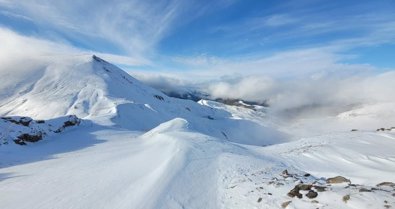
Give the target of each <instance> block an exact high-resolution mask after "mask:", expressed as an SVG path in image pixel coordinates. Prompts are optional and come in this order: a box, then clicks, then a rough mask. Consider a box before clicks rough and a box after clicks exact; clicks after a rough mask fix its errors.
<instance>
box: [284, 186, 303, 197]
mask: <svg viewBox="0 0 395 209" xmlns="http://www.w3.org/2000/svg"><path fill="white" fill-rule="evenodd" d="M299 190H300V189H299V187H298V186H295V187H294V188H293V189H291V191H289V192H288V194H287V195H288V196H289V197H292V198H293V197H295V196H296V197H298V198H299V199H301V198H302V197H303V195H302V194H300V192H299Z"/></svg>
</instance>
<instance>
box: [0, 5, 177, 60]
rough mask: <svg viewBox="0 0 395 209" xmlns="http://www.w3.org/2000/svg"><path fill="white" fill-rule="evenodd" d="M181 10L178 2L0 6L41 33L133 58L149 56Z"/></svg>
mask: <svg viewBox="0 0 395 209" xmlns="http://www.w3.org/2000/svg"><path fill="white" fill-rule="evenodd" d="M183 6H184V5H183V3H182V1H178V0H170V1H162V2H156V1H155V2H153V1H152V2H151V1H145V2H141V1H111V2H109V1H93V0H88V1H78V2H73V3H70V2H69V1H66V0H59V1H49V0H40V1H38V0H32V1H7V0H3V1H2V2H0V7H1V8H2V10H5V11H6V12H7V13H8V14H13V15H23V16H24V17H26V18H29V19H32V20H34V21H35V23H36V24H38V25H40V27H41V28H43V29H46V30H54V31H59V32H60V36H62V35H65V36H67V37H72V41H73V42H78V41H83V42H86V41H88V40H89V38H94V39H96V41H97V39H103V40H106V41H108V42H111V43H112V44H114V45H115V46H116V47H117V48H118V49H119V50H121V51H124V52H126V54H132V55H134V54H141V53H149V51H150V50H152V46H153V45H155V44H157V42H158V41H159V40H161V38H162V37H163V36H165V34H166V32H167V31H168V29H169V27H170V25H171V24H172V22H173V20H174V19H175V18H176V17H177V16H178V15H179V12H180V11H182V10H181V9H182V7H183ZM96 44H98V45H100V43H96Z"/></svg>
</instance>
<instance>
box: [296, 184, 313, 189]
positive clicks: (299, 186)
mask: <svg viewBox="0 0 395 209" xmlns="http://www.w3.org/2000/svg"><path fill="white" fill-rule="evenodd" d="M312 186H313V185H311V184H298V185H296V187H298V189H299V190H304V191H308V190H310V189H311V187H312Z"/></svg>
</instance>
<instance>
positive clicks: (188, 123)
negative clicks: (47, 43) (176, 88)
mask: <svg viewBox="0 0 395 209" xmlns="http://www.w3.org/2000/svg"><path fill="white" fill-rule="evenodd" d="M0 74H1V79H2V81H3V80H4V82H1V83H0V113H1V115H2V116H11V115H18V116H29V117H33V118H34V119H52V118H57V117H60V116H64V115H68V114H75V115H77V116H78V117H80V118H82V119H84V121H86V122H84V123H82V124H81V125H80V126H78V127H73V128H71V129H69V130H65V131H64V132H62V133H60V134H56V135H50V136H48V137H46V138H44V139H43V140H41V141H39V142H36V143H29V144H28V145H25V146H20V145H17V144H14V143H13V142H12V141H11V142H9V143H8V144H2V145H1V146H0V208H10V209H11V208H12V209H22V208H26V209H27V208H29V209H32V208H37V209H70V208H81V209H89V208H92V209H100V208H119V209H122V208H176V209H178V208H196V209H201V208H281V207H282V206H281V205H282V204H283V203H284V202H287V201H292V202H290V203H289V204H288V206H287V208H356V209H360V208H385V207H388V206H392V207H395V197H394V196H393V194H394V193H395V191H394V188H392V187H380V188H379V187H376V184H378V183H380V182H384V181H391V182H395V175H394V173H395V129H394V130H385V131H376V129H377V128H381V126H382V125H386V127H384V128H388V129H390V127H391V126H394V125H395V124H390V122H391V120H393V118H394V115H393V114H392V113H391V111H392V110H391V108H388V107H387V106H388V105H387V106H386V105H385V104H384V105H378V106H377V107H379V108H377V109H378V110H379V111H374V110H372V109H374V105H371V106H369V107H366V108H365V109H364V108H360V109H356V110H350V111H349V112H345V113H344V114H340V115H338V116H336V117H334V118H331V119H330V123H329V122H328V123H326V122H327V121H328V120H329V119H328V118H323V119H319V118H318V119H314V120H312V119H308V120H298V121H294V122H292V123H291V122H284V121H282V120H280V119H277V118H276V117H275V116H273V115H270V110H266V109H259V110H257V111H254V110H251V109H246V108H242V107H232V106H226V105H223V104H219V103H215V102H210V101H200V102H199V103H194V102H192V101H186V100H178V99H174V98H169V97H167V96H166V95H164V94H162V93H161V92H158V91H156V90H154V89H152V88H149V87H147V86H145V85H144V84H142V83H140V82H139V81H137V80H136V79H134V78H132V77H130V76H129V75H128V74H126V73H124V72H123V71H121V70H120V69H118V68H116V67H115V66H113V65H111V64H109V63H107V62H105V61H103V60H101V59H99V58H95V59H92V58H91V57H68V58H62V59H55V60H54V61H52V62H49V63H48V62H43V63H40V64H38V65H37V66H36V67H35V68H29V69H18V70H10V69H1V71H0ZM389 107H391V105H389ZM385 108H388V109H389V110H388V111H385V110H384V109H385ZM364 110H366V111H367V112H369V114H364ZM383 111H384V112H386V113H388V114H387V115H386V117H387V119H385V120H381V121H380V124H379V125H380V126H379V125H377V126H379V127H373V126H374V124H377V123H374V121H375V120H378V118H380V117H378V116H377V114H376V113H377V112H379V113H380V112H383ZM360 115H362V116H363V120H364V121H368V122H371V123H364V126H362V125H361V126H360V127H363V130H357V131H353V132H351V130H350V128H349V127H352V125H353V124H355V123H354V122H353V120H354V121H355V120H357V119H358V117H360ZM370 118H371V119H372V120H371V121H369V120H370ZM347 120H350V121H351V122H349V123H347ZM306 121H309V122H308V123H307V122H306ZM311 121H314V122H311ZM337 121H338V122H337ZM342 121H343V122H342ZM344 121H346V122H344ZM372 121H373V122H372ZM383 121H384V122H383ZM385 121H389V122H388V124H385ZM341 123H343V124H347V126H342V127H343V128H337V127H338V126H335V125H328V126H327V127H326V126H325V125H326V124H341ZM313 124H315V126H317V127H319V128H314V125H313ZM366 124H369V125H366ZM339 126H340V125H339ZM325 127H326V128H325ZM355 128H358V127H355ZM310 129H311V131H310ZM12 131H13V130H10V129H2V134H7V133H12ZM285 169H287V170H288V172H289V173H291V174H292V175H293V177H286V178H285V177H284V176H283V175H282V172H283V171H284V170H285ZM306 173H309V174H311V175H309V176H304V175H306ZM338 175H341V176H344V177H346V178H348V179H350V180H351V182H352V183H353V184H356V185H355V186H352V187H350V186H349V185H347V184H339V185H332V186H328V185H327V184H326V183H325V179H326V178H329V177H334V176H338ZM300 181H303V182H304V183H310V184H317V185H318V184H319V185H325V186H327V188H328V191H325V192H319V193H318V197H317V198H314V199H308V198H307V197H305V196H304V197H303V198H302V199H298V198H296V197H294V198H291V197H289V196H287V193H288V192H289V191H290V190H291V189H292V188H293V187H294V186H295V185H296V184H298V183H300ZM347 186H348V187H347ZM346 187H347V188H346ZM362 187H363V188H364V189H368V190H372V188H376V189H378V190H374V191H371V192H360V191H359V190H360V189H361V188H362ZM347 195H350V198H349V200H344V197H345V196H347ZM313 200H315V201H313ZM386 205H387V206H386Z"/></svg>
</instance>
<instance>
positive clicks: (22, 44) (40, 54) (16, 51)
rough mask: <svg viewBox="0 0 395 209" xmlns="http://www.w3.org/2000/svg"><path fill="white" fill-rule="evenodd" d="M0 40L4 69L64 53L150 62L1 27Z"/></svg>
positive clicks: (116, 61)
mask: <svg viewBox="0 0 395 209" xmlns="http://www.w3.org/2000/svg"><path fill="white" fill-rule="evenodd" d="M0 40H2V44H0V66H1V67H2V68H4V69H5V68H8V67H16V66H19V65H28V64H29V62H34V60H50V58H51V57H57V56H62V55H69V56H73V55H88V56H91V55H92V54H96V55H98V56H100V57H103V58H105V59H107V60H108V61H110V62H114V63H118V64H125V65H142V64H149V61H148V60H146V59H144V58H141V57H129V56H118V55H113V54H106V53H97V52H93V51H87V50H82V49H78V48H75V47H71V46H69V45H67V44H63V43H57V42H53V41H48V40H44V39H39V38H36V37H29V36H24V35H20V34H18V33H15V32H13V31H11V30H9V29H6V28H1V27H0ZM32 64H34V63H32Z"/></svg>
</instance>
